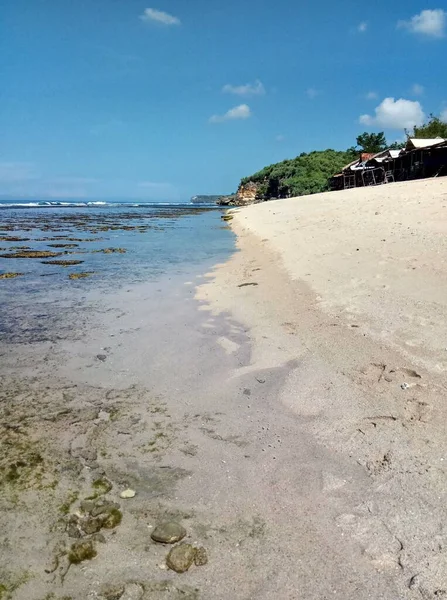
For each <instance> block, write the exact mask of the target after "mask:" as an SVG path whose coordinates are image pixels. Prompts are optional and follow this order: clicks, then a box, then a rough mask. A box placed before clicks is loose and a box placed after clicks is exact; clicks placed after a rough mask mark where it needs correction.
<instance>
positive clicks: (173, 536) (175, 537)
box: [151, 521, 186, 544]
mask: <svg viewBox="0 0 447 600" xmlns="http://www.w3.org/2000/svg"><path fill="white" fill-rule="evenodd" d="M185 535H186V529H185V528H184V527H182V526H181V525H180V524H179V523H175V522H174V521H170V522H168V523H161V524H160V525H157V527H156V528H155V529H154V531H153V532H152V533H151V538H152V539H153V540H154V542H160V543H161V544H175V543H176V542H179V541H180V540H182V539H183V538H184V537H185Z"/></svg>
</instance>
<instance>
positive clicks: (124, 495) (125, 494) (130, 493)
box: [120, 489, 136, 498]
mask: <svg viewBox="0 0 447 600" xmlns="http://www.w3.org/2000/svg"><path fill="white" fill-rule="evenodd" d="M135 495H136V491H135V490H131V489H128V490H124V491H123V492H121V494H120V497H121V498H135Z"/></svg>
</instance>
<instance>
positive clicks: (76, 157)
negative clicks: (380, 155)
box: [0, 0, 447, 201]
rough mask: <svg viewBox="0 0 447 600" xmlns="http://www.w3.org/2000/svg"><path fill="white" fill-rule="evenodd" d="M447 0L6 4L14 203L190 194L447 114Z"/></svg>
mask: <svg viewBox="0 0 447 600" xmlns="http://www.w3.org/2000/svg"><path fill="white" fill-rule="evenodd" d="M442 5H444V6H445V0H433V2H424V1H421V0H418V1H417V0H406V1H405V2H389V0H387V1H385V0H374V2H370V3H362V2H358V0H355V1H354V0H341V2H333V0H315V1H313V2H305V1H304V0H301V1H300V0H294V1H291V0H275V1H271V0H226V1H225V2H222V1H221V0H188V1H186V0H76V2H73V0H0V74H1V88H0V198H17V199H19V198H43V199H46V198H55V199H56V198H59V199H63V198H86V199H93V200H94V199H97V200H103V199H120V200H126V199H129V200H133V199H139V200H148V201H157V200H159V201H184V200H189V198H190V197H191V196H192V195H195V194H227V193H232V192H234V191H235V190H236V188H237V186H238V183H239V180H240V178H241V177H244V176H247V175H249V174H251V173H253V172H255V171H257V170H259V169H261V168H262V167H264V166H266V165H268V164H271V163H274V162H277V161H280V160H283V159H286V158H293V157H294V156H297V155H298V154H300V153H301V152H308V151H311V150H323V149H326V148H335V149H345V148H348V147H350V146H353V145H355V138H356V137H357V135H359V134H360V133H362V132H363V131H365V130H367V131H382V130H384V131H385V133H386V135H387V139H388V140H389V141H390V142H391V141H395V140H401V139H403V137H404V130H405V129H409V128H411V127H412V126H413V125H415V124H420V123H421V122H422V121H423V120H424V119H425V118H426V117H427V115H429V114H430V113H434V114H436V115H442V116H443V118H445V119H446V120H447V78H446V76H445V73H446V62H447V60H446V59H447V10H445V9H443V8H442Z"/></svg>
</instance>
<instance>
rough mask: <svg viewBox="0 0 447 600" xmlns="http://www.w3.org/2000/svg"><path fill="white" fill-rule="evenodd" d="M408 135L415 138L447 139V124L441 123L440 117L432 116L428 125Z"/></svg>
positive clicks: (416, 128) (417, 128) (415, 129)
mask: <svg viewBox="0 0 447 600" xmlns="http://www.w3.org/2000/svg"><path fill="white" fill-rule="evenodd" d="M407 134H408V132H407ZM408 135H409V136H410V137H415V138H436V137H442V138H447V123H446V122H445V121H441V119H440V118H439V117H435V116H434V115H430V120H429V121H428V123H426V124H425V125H421V127H415V128H414V129H413V132H412V133H410V134H408Z"/></svg>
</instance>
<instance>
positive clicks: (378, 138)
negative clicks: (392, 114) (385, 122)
mask: <svg viewBox="0 0 447 600" xmlns="http://www.w3.org/2000/svg"><path fill="white" fill-rule="evenodd" d="M357 146H359V147H360V150H361V152H368V153H371V154H376V153H377V152H382V151H383V150H386V148H387V142H386V138H385V134H384V132H383V131H381V132H380V133H368V132H367V131H365V132H364V133H362V134H361V135H359V136H358V137H357Z"/></svg>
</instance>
